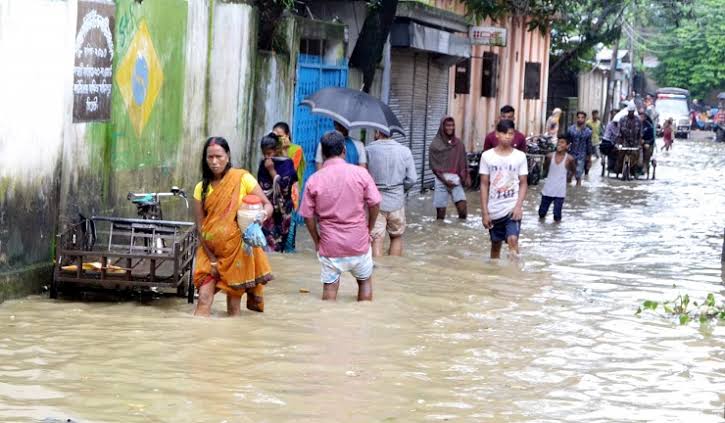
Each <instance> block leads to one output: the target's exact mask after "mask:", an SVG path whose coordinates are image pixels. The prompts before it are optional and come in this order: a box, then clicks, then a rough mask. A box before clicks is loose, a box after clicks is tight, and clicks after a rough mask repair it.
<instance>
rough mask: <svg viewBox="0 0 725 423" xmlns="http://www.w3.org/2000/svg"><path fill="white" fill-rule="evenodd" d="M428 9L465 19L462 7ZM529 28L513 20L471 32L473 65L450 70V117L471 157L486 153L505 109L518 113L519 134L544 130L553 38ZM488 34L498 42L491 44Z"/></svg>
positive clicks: (447, 2) (450, 2)
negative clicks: (485, 143)
mask: <svg viewBox="0 0 725 423" xmlns="http://www.w3.org/2000/svg"><path fill="white" fill-rule="evenodd" d="M427 3H429V4H430V5H432V6H435V7H438V8H441V9H446V10H449V11H454V12H456V13H459V14H464V13H465V8H464V6H463V5H462V4H461V3H460V2H459V1H454V0H435V1H433V0H431V1H428V2H427ZM526 23H527V20H526V17H510V18H508V19H506V20H504V21H502V22H491V21H489V20H486V21H484V22H479V23H478V25H475V26H472V27H471V31H470V33H469V38H471V42H472V44H473V46H472V51H471V57H470V59H466V60H463V61H461V62H459V63H457V64H456V65H455V66H452V67H451V70H450V81H449V86H450V89H449V91H448V93H449V94H448V97H449V100H448V112H449V114H450V115H452V116H453V117H454V118H455V119H456V122H457V123H458V124H457V126H458V131H459V135H460V136H461V137H462V139H463V140H464V141H465V142H466V145H467V148H468V149H469V151H470V150H480V149H482V148H483V139H484V137H485V136H486V134H487V133H488V132H490V131H492V130H493V129H494V127H495V125H496V119H497V117H498V115H499V109H500V108H501V107H502V106H504V105H506V104H509V105H511V106H513V107H514V108H515V109H516V127H517V129H518V130H520V131H521V132H523V133H524V134H526V135H529V134H531V133H534V134H536V133H540V132H542V130H543V125H544V123H545V121H546V116H545V115H546V98H547V86H548V80H549V49H550V46H551V36H550V34H549V33H548V32H547V33H546V34H542V33H541V32H540V31H539V30H538V29H537V30H534V31H528V30H527V25H526ZM491 28H493V29H491ZM486 33H488V34H491V33H496V34H498V36H497V37H496V36H494V37H493V39H492V40H491V39H490V38H489V37H486V35H487V34H486ZM487 39H488V40H487ZM501 41H503V42H501ZM480 42H483V43H490V44H504V46H496V45H485V44H478V43H480Z"/></svg>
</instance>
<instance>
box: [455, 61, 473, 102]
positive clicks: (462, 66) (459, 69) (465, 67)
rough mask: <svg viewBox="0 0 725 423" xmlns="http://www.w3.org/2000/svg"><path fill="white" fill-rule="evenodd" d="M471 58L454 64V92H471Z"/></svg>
mask: <svg viewBox="0 0 725 423" xmlns="http://www.w3.org/2000/svg"><path fill="white" fill-rule="evenodd" d="M470 75H471V59H466V60H464V61H462V62H459V63H457V64H456V87H455V90H456V91H455V93H456V94H469V93H470V92H471V77H470Z"/></svg>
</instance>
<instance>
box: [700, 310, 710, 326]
mask: <svg viewBox="0 0 725 423" xmlns="http://www.w3.org/2000/svg"><path fill="white" fill-rule="evenodd" d="M708 320H709V319H708V318H707V314H704V313H703V314H701V315H700V323H701V324H702V323H707V321H708Z"/></svg>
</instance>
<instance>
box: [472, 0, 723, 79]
mask: <svg viewBox="0 0 725 423" xmlns="http://www.w3.org/2000/svg"><path fill="white" fill-rule="evenodd" d="M713 1H722V0H713ZM692 2H693V0H678V1H675V0H464V3H465V5H466V10H467V12H468V14H469V15H470V16H471V17H472V18H473V19H474V20H475V21H480V20H483V19H486V18H490V19H492V20H494V21H500V20H501V19H503V18H505V17H508V16H528V18H529V25H528V27H529V28H528V29H529V30H535V29H538V30H541V31H547V30H551V37H552V43H551V46H552V48H551V51H552V53H553V55H554V58H553V60H552V65H551V68H550V72H556V71H557V70H558V69H560V68H561V67H567V68H568V69H570V70H571V69H574V70H576V69H578V68H579V67H580V63H581V61H582V60H589V59H591V57H592V56H593V50H594V48H595V47H596V46H597V45H599V44H600V43H601V44H604V45H611V44H612V43H615V42H617V40H619V39H620V37H621V35H622V31H623V26H624V22H625V21H629V22H636V25H647V24H653V23H655V22H656V23H657V24H658V25H659V24H663V23H666V24H667V25H678V24H679V21H680V19H683V18H684V17H687V16H688V13H689V8H690V7H691V4H692Z"/></svg>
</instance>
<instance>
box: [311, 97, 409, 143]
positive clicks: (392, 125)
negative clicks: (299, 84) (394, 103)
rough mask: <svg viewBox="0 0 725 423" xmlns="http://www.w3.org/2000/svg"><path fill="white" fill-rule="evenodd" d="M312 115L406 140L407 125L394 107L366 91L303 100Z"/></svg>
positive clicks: (352, 127) (348, 126) (351, 127)
mask: <svg viewBox="0 0 725 423" xmlns="http://www.w3.org/2000/svg"><path fill="white" fill-rule="evenodd" d="M302 104H303V105H305V106H309V107H310V108H311V109H312V113H315V114H319V115H323V116H327V117H329V118H330V119H332V120H335V121H337V122H339V123H341V124H342V125H343V126H344V127H346V128H347V129H357V128H373V129H377V130H379V131H382V132H385V133H386V134H388V135H390V134H392V133H393V132H397V133H399V134H401V135H403V136H405V131H403V125H401V124H400V121H399V120H398V118H397V116H395V113H393V111H392V110H390V107H389V106H388V105H387V104H385V103H383V102H382V101H380V100H379V99H377V98H375V97H373V96H371V95H370V94H366V93H364V92H362V91H355V90H351V89H349V88H323V89H321V90H320V91H317V92H316V93H314V94H312V95H311V96H309V97H307V98H306V99H304V100H302Z"/></svg>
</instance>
